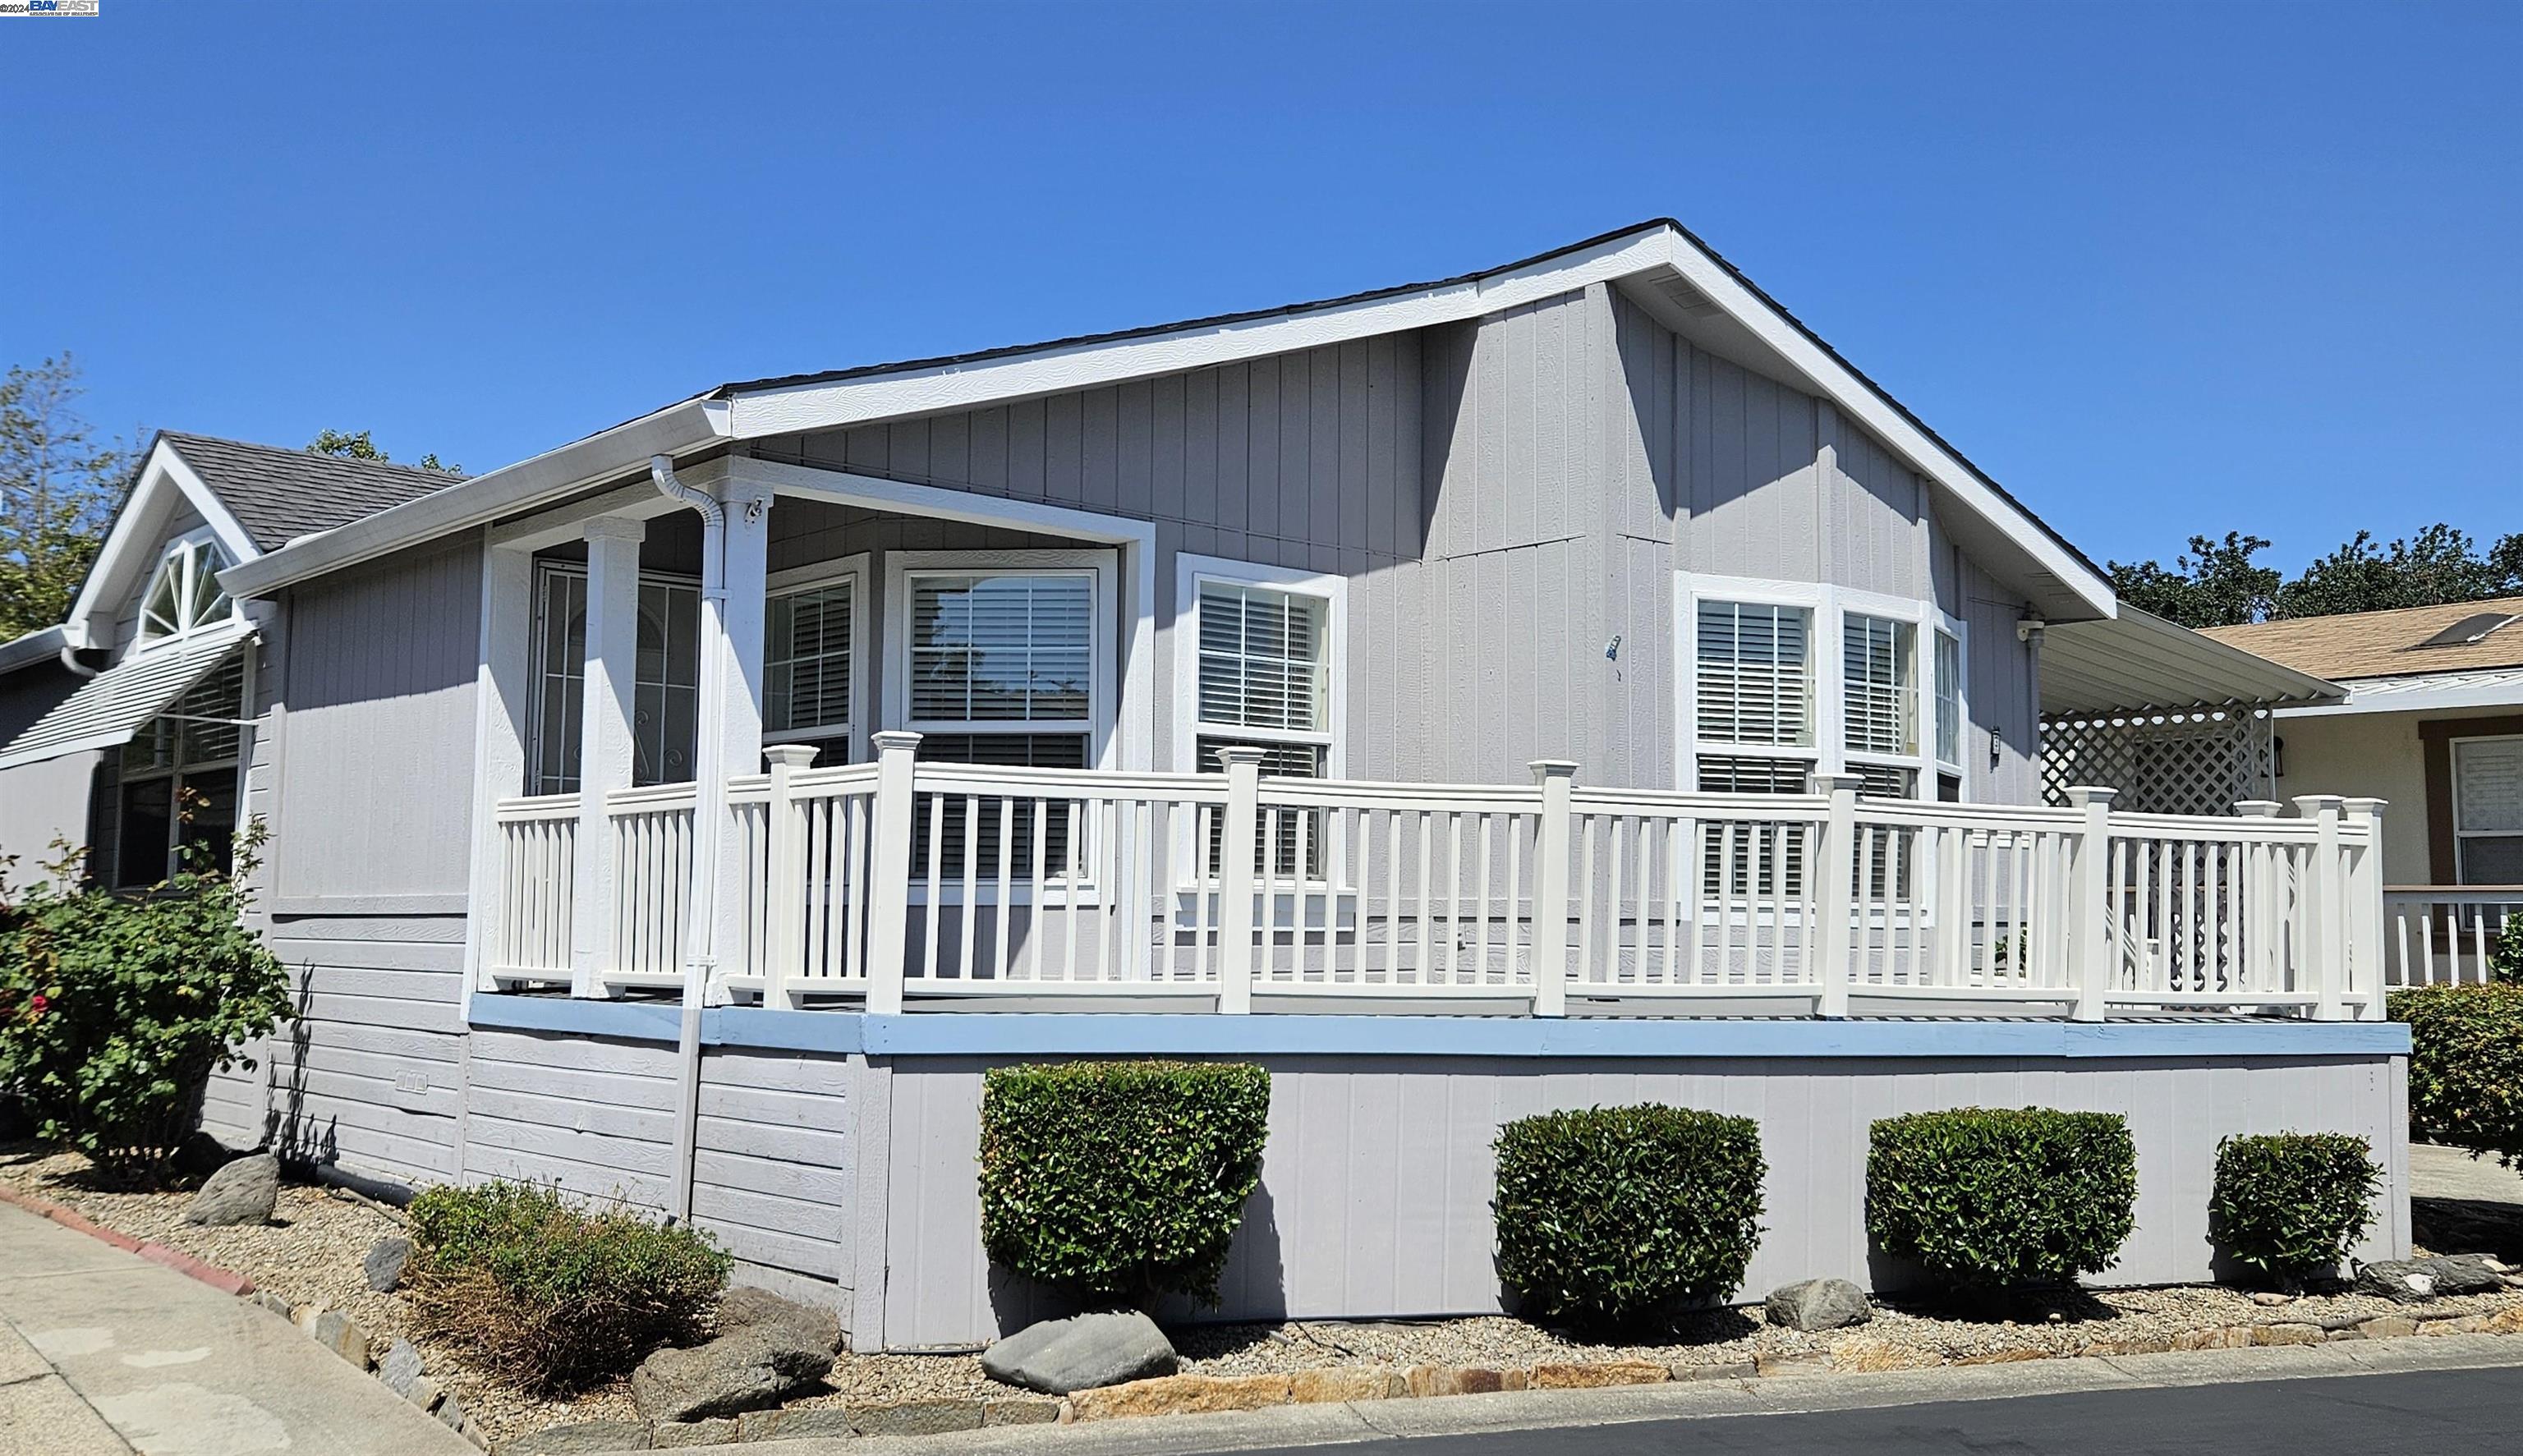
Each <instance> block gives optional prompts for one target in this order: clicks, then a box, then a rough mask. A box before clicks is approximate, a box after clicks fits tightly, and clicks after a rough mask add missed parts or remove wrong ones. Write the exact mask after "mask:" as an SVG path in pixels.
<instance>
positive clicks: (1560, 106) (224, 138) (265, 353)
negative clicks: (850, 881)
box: [0, 0, 2523, 565]
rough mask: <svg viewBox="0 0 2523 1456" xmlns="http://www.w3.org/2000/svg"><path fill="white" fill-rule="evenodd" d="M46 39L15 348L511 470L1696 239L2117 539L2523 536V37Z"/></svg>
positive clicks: (1522, 14) (2462, 14)
mask: <svg viewBox="0 0 2523 1456" xmlns="http://www.w3.org/2000/svg"><path fill="white" fill-rule="evenodd" d="M103 10H104V14H103V16H102V18H100V19H98V20H95V21H78V22H55V23H37V22H31V21H30V22H19V23H0V110H5V114H6V115H7V116H8V117H9V122H10V127H11V131H12V133H13V135H12V138H11V141H10V143H9V145H8V146H7V147H6V148H5V149H0V218H5V219H6V220H7V222H8V224H9V226H8V228H7V236H8V238H9V240H10V246H11V247H12V249H13V250H14V252H15V254H16V259H15V263H16V265H15V266H12V267H10V268H8V269H6V270H5V271H0V362H30V361H32V360H34V359H35V358H37V357H39V356H41V355H43V354H45V353H48V352H56V351H59V350H64V349H68V350H71V351H73V352H76V353H77V355H78V356H79V357H80V358H81V359H82V360H83V361H84V363H85V365H86V367H87V369H88V375H89V382H90V385H91V394H90V396H89V399H88V409H89V412H90V414H91V415H92V416H93V417H95V418H96V419H97V420H98V421H99V422H100V423H102V424H104V425H106V426H108V427H109V428H111V429H117V430H127V429H129V428H131V427H132V426H134V425H146V426H150V427H157V426H167V427H173V428H182V429H190V430H198V431H204V432H209V433H214V434H224V435H234V436H239V437H244V438H248V439H258V440H267V441H275V442H279V443H284V444H293V445H294V444H300V443H303V442H304V441H305V440H307V439H308V438H309V437H310V436H312V435H313V434H314V433H315V432H316V431H317V430H318V429H321V428H325V427H334V428H341V429H352V430H357V429H362V428H365V429H370V430H373V431H374V432H375V433H376V437H377V439H378V441H379V443H380V444H382V445H384V446H386V447H388V448H389V449H391V450H393V451H394V452H395V453H396V454H397V455H399V456H405V457H409V456H416V455H418V454H420V453H421V452H423V451H424V450H436V451H437V452H439V453H440V454H441V455H444V456H446V457H448V458H450V459H452V460H455V461H459V462H461V463H462V464H464V465H465V466H467V467H468V468H471V469H474V470H476V471H479V470H482V469H486V468H489V467H491V466H494V465H498V464H502V463H505V462H507V461H510V460H513V459H516V458H519V457H521V456H524V455H527V454H531V453H534V452H536V451H538V450H541V449H544V448H547V447H548V446H553V445H555V444H558V443H560V442H562V441H565V440H567V439H570V438H574V437H576V436H578V435H581V434H584V433H586V432H588V431H590V430H593V429H596V428H600V427H602V426H604V425H607V424H611V423H613V422H615V421H618V420H621V419H624V418H627V417H629V416H632V415H636V414H639V413H642V412H643V411H645V410H647V409H649V408H652V407H654V406H657V405H659V404H662V403H665V402H667V401H669V400H671V399H677V398H681V397H683V396H685V395H689V394H690V393H693V392H695V391H697V390H700V389H703V388H706V387H708V386H710V385H712V384H715V383H717V382H719V381H721V380H725V379H733V378H751V377H757V376H762V375H770V374H778V373H781V372H784V371H788V370H800V369H814V368H826V367H833V366H839V365H846V364H852V363H861V362H868V361H874V360H882V359H889V358H899V357H905V356H912V355H920V354H929V353H939V352H952V351H958V350H965V349H973V348H982V347H988V346H992V345H998V344H1008V343H1019V342H1023V341H1027V340H1034V339H1045V338H1053V337H1058V336H1061V335H1065V334H1071V333H1077V332H1081V331H1090V330H1098V329H1107V328H1115V327H1121V326H1127V325H1133V324H1140V323H1150V322H1159V321H1163V320H1166V319H1170V318H1178V317H1185V316H1190V315H1197V314H1204V313H1212V312H1218V311H1223V310H1230V309H1237V308H1244V307H1254V306H1265V305H1275V304H1280V303H1286V302H1290V301H1293V300H1298V299H1307V298H1315V297H1322V296H1327V295H1334V294H1340V293H1346V292H1352V291H1356V290H1359V289H1364V288H1372V287H1377V286H1381V285H1385V284H1391V283H1397V282H1404V281H1408V280H1413V279H1420V278H1429V277H1437V276H1443V275H1446V274H1451V273H1454V272H1460V271H1465V270H1469V269H1472V268H1477V267H1481V266H1486V265H1489V264H1493V263H1497V262H1502V261H1506V260H1508V259H1511V258H1521V257H1524V256H1526V255H1529V254H1532V253H1537V252H1541V251H1544V250H1546V249H1548V248H1550V247H1553V246H1556V245H1558V244H1561V243H1565V242H1569V241H1573V240H1575V239H1578V238H1581V237H1585V236H1588V235H1591V234H1594V233H1596V232H1600V231H1604V230H1606V229H1609V228H1612V227H1616V226H1619V225H1621V224H1624V223H1628V222H1631V221H1635V220H1638V219H1641V218H1645V217H1651V216H1656V215H1661V214H1672V215H1675V216H1679V217H1681V218H1682V219H1683V220H1684V221H1686V222H1688V223H1689V224H1690V225H1691V226H1692V227H1693V228H1694V229H1695V230H1696V231H1698V232H1699V233H1700V235H1701V236H1703V237H1704V238H1706V239H1707V240H1708V241H1709V242H1710V243H1711V244H1712V245H1713V246H1715V247H1717V248H1718V249H1719V250H1720V251H1722V252H1724V253H1726V254H1727V255H1728V256H1729V257H1730V258H1733V259H1734V260H1735V261H1736V262H1737V263H1738V264H1739V265H1740V266H1742V267H1743V268H1744V269H1745V270H1746V271H1747V272H1748V273H1750V274H1751V276H1752V277H1753V278H1755V279H1756V280H1758V281H1759V282H1760V283H1761V284H1762V285H1763V286H1764V287H1766V288H1767V289H1768V290H1769V291H1770V292H1771V293H1772V294H1774V295H1775V296H1777V297H1778V298H1780V299H1781V300H1782V301H1784V302H1785V304H1786V305H1787V306H1788V307H1790V308H1791V309H1793V310H1795V311H1796V312H1797V313H1798V314H1800V315H1801V316H1802V317H1803V318H1804V319H1805V320H1806V321H1807V322H1809V323H1811V324H1812V325H1814V326H1815V327H1816V328H1817V329H1818V330H1819V331H1820V332H1821V333H1822V334H1823V335H1824V336H1825V337H1826V338H1828V339H1830V340H1832V341H1833V343H1834V344H1836V345H1837V346H1838V347H1839V348H1840V349H1841V351H1842V352H1845V353H1846V354H1848V355H1849V356H1850V357H1851V358H1853V359H1855V360H1856V361H1857V362H1858V363H1859V364H1860V365H1861V366H1862V367H1864V368H1865V369H1867V370H1868V371H1869V372H1870V373H1871V374H1873V375H1874V376H1875V377H1876V378H1877V379H1878V380H1879V381H1880V382H1882V383H1883V384H1884V385H1885V386H1886V387H1887V388H1888V389H1890V390H1891V391H1892V392H1893V393H1894V394H1895V395H1896V396H1898V397H1899V398H1900V399H1903V400H1905V401H1906V402H1908V403H1909V404H1910V405H1911V406H1912V407H1913V408H1915V409H1916V410H1918V411H1919V412H1920V413H1921V414H1922V415H1924V416H1925V417H1926V418H1927V419H1928V421H1929V422H1930V423H1931V424H1933V425H1935V426H1936V427H1937V428H1938V429H1939V430H1940V431H1941V432H1943V433H1944V434H1945V435H1946V436H1947V437H1948V438H1949V439H1951V440H1953V441H1954V442H1956V443H1957V444H1958V445H1959V446H1961V447H1962V448H1963V449H1964V450H1965V451H1966V452H1968V453H1969V454H1971V455H1972V456H1973V457H1974V458H1975V459H1976V460H1977V461H1978V462H1979V463H1980V464H1981V465H1982V466H1983V467H1984V468H1986V469H1987V470H1989V471H1990V472H1991V473H1992V474H1993V475H1995V476H1996V477H1997V479H1999V480H2000V481H2002V482H2004V483H2005V484H2006V485H2007V486H2008V487H2010V488H2011V489H2012V490H2014V491H2015V492H2016V493H2018V494H2019V495H2021V496H2022V497H2023V498H2024V499H2025V500H2027V501H2028V502H2030V503H2031V504H2032V506H2033V507H2034V508H2035V509H2036V510H2038V511H2040V512H2041V513H2042V514H2043V515H2044V516H2046V517H2047V518H2048V519H2049V520H2051V521H2052V522H2053V523H2054V524H2056V525H2057V526H2058V527H2059V528H2060V529H2061V530H2063V531H2064V532H2066V533H2067V534H2068V535H2069V536H2070V538H2071V540H2075V541H2076V542H2077V543H2078V544H2080V545H2082V546H2083V547H2085V548H2086V549H2087V550H2088V551H2089V552H2091V553H2092V554H2093V555H2095V556H2096V557H2098V558H2100V557H2105V556H2116V557H2120V558H2123V559H2125V558H2129V557H2132V556H2140V555H2153V554H2163V555H2166V556H2168V555H2169V554H2170V553H2171V552H2172V551H2174V550H2176V549H2178V548H2179V545H2180V541H2181V539H2182V538H2183V537H2185V536H2186V535H2188V534H2189V533H2191V532H2193V531H2207V530H2215V531H2223V530H2225V529H2229V528H2239V529H2245V530H2251V531H2256V532H2258V533H2260V534H2261V535H2263V536H2268V537H2271V538H2274V539H2275V540H2277V541H2278V544H2279V550H2278V553H2277V554H2278V555H2279V557H2280V558H2281V559H2282V561H2284V562H2285V563H2286V564H2290V565H2292V564H2294V563H2296V562H2299V561H2301V560H2302V559H2303V558H2305V557H2307V556H2309V555H2310V554H2312V553H2314V552H2317V551H2319V550H2323V549H2326V548H2328V547H2329V546H2330V545H2332V544H2334V543H2336V542H2337V541H2338V540H2341V539H2343V538H2344V537H2346V536H2347V535H2348V534H2349V533H2351V532H2352V531H2354V530H2356V528H2358V527H2368V528H2371V529H2373V530H2375V531H2377V532H2378V533H2380V534H2384V535H2387V536H2388V535H2392V534H2398V533H2404V532H2408V531H2411V530H2414V529H2416V528H2417V527H2419V526H2422V525H2424V524H2426V523H2428V522H2431V521H2435V520H2438V519H2450V520H2452V521H2453V522H2455V523H2456V524H2459V525H2462V526H2464V527H2466V528H2467V529H2469V530H2471V531H2472V532H2473V533H2474V534H2476V535H2479V536H2482V537H2491V536H2495V535H2498V534H2501V533H2503V532H2506V531H2510V530H2517V529H2523V504H2518V502H2523V489H2518V488H2523V470H2519V469H2518V466H2517V460H2518V458H2523V451H2518V449H2517V446H2516V444H2515V441H2514V439H2513V437H2514V434H2515V427H2516V426H2517V425H2518V424H2523V343H2518V341H2523V282H2518V269H2517V267H2516V258H2517V256H2518V254H2517V247H2518V245H2517V242H2516V239H2517V238H2518V237H2523V124H2518V123H2517V122H2516V121H2515V119H2514V116H2513V113H2512V110H2511V107H2512V94H2513V87H2512V79H2513V77H2512V68H2513V64H2514V59H2515V57H2516V56H2517V55H2523V6H2516V5H2512V4H2497V5H2477V6H2458V5H2436V4H2394V5H2379V4H2378V5H2366V6H2355V7H2341V6H2325V5H2312V4H2284V5H2280V4H2227V5H2214V4H2208V5H2202V4H2188V5H2179V6H2155V5H2099V4H2084V5H1997V4H1974V5H1912V4H1904V5H1880V4H1861V5H1854V6H1841V5H1827V4H1819V3H1800V4H1792V5H1741V6H1701V5H1691V6H1674V5H1654V6H1620V5H1594V4H1583V3H1569V0H1547V3H1543V0H1536V3H1534V4H1530V5H1526V6H1502V5H1459V6H1448V7H1438V6H1410V5H1395V4H1384V5H1373V4H1365V5H1360V4H1341V5H1312V4H1283V5H1270V6H1261V5H1219V4H1204V5H1197V6H1195V5H1164V6H1160V5H1101V6H1084V5H1052V4H1029V5H1018V6H984V5H945V4H930V5H919V6H909V5H904V6H888V7H870V6H854V7H843V6H839V5H820V6H809V5H803V4H771V3H727V4H674V5H667V4H643V3H622V4H609V5H602V6H598V5H595V4H589V3H566V0H540V3H517V0H509V3H500V4H481V5H471V4H452V3H449V4H433V5H422V4H411V5H395V6H387V5H321V6H318V5H301V4H289V3H262V4H228V3H210V0H202V3H193V4H186V5H180V6H178V5H174V4H166V3H146V0H104V6H103Z"/></svg>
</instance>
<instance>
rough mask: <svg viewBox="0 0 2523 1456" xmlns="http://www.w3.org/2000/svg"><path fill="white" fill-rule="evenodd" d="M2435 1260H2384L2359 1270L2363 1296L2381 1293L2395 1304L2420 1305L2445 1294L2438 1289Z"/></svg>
mask: <svg viewBox="0 0 2523 1456" xmlns="http://www.w3.org/2000/svg"><path fill="white" fill-rule="evenodd" d="M2432 1262H2433V1260H2423V1261H2422V1260H2417V1259H2385V1260H2383V1261H2382V1262H2380V1263H2375V1264H2367V1265H2366V1266H2364V1267H2363V1268H2361V1269H2359V1270H2357V1271H2356V1289H2357V1292H2360V1293H2366V1294H2380V1295H2382V1296H2383V1297H2384V1298H2386V1299H2389V1300H2391V1301H2392V1302H2393V1303H2395V1304H2417V1303H2422V1302H2424V1301H2425V1300H2428V1299H2432V1298H2434V1297H2435V1296H2436V1295H2437V1294H2438V1293H2440V1292H2441V1291H2439V1290H2438V1289H2437V1288H2436V1278H2437V1276H2436V1272H2435V1271H2434V1270H2433V1269H2430V1268H2428V1267H2427V1265H2428V1264H2430V1263H2432Z"/></svg>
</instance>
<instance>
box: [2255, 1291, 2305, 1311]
mask: <svg viewBox="0 0 2523 1456" xmlns="http://www.w3.org/2000/svg"><path fill="white" fill-rule="evenodd" d="M2252 1302H2253V1303H2254V1304H2257V1305H2259V1306H2261V1308H2262V1309H2275V1308H2277V1307H2278V1306H2279V1305H2281V1304H2292V1303H2294V1302H2295V1299H2294V1296H2292V1295H2289V1294H2281V1293H2279V1292H2276V1291H2275V1290H2261V1291H2260V1292H2257V1293H2255V1294H2253V1295H2252Z"/></svg>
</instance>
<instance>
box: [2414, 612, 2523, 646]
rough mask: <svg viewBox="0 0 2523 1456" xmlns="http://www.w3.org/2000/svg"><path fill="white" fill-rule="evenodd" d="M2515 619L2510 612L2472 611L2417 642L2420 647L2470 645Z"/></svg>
mask: <svg viewBox="0 0 2523 1456" xmlns="http://www.w3.org/2000/svg"><path fill="white" fill-rule="evenodd" d="M2514 620H2515V614H2514V613H2512V612H2474V613H2472V614H2471V615H2470V616H2467V617H2464V618H2462V619H2461V620H2460V621H2459V622H2456V623H2454V624H2453V625H2452V626H2451V627H2448V628H2446V629H2445V630H2444V631H2442V632H2440V633H2437V634H2435V635H2434V636H2431V637H2429V638H2427V639H2426V640H2425V641H2423V642H2420V643H2418V645H2419V646H2421V647H2470V646H2476V645H2477V644H2479V643H2481V642H2484V641H2487V640H2488V634H2490V633H2493V632H2495V631H2497V630H2498V629H2499V628H2500V627H2503V626H2505V625H2506V624H2507V623H2509V622H2512V621H2514Z"/></svg>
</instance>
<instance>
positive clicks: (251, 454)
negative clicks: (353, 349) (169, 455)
mask: <svg viewBox="0 0 2523 1456" xmlns="http://www.w3.org/2000/svg"><path fill="white" fill-rule="evenodd" d="M159 438H160V439H161V440H164V441H166V442H167V443H168V444H169V445H172V446H175V449H176V450H177V452H178V453H180V454H182V455H183V457H184V460H185V462H186V463H187V464H189V465H191V466H192V467H193V473H194V474H196V475H198V476H200V477H201V478H202V483H203V484H204V485H207V486H209V487H210V488H211V490H212V491H214V493H217V495H218V497H219V499H220V500H221V501H222V502H224V503H225V504H226V505H227V508H228V511H229V513H230V514H232V515H234V516H235V517H236V519H237V524H238V525H240V526H243V527H244V528H245V531H246V534H247V535H248V536H249V537H251V538H253V540H254V543H255V545H256V547H257V548H259V549H261V550H264V551H276V550H278V549H280V548H281V547H282V546H285V545H287V544H289V542H290V541H292V540H296V539H297V538H299V537H302V536H310V535H312V534H314V533H315V532H318V531H330V530H332V529H333V528H334V527H336V526H343V525H348V524H349V523H351V522H353V521H356V520H357V519H359V518H360V517H361V516H372V515H375V514H376V513H377V512H379V511H381V510H384V509H386V508H387V507H389V506H395V505H401V504H403V503H404V502H405V501H406V500H409V499H412V498H413V497H414V496H418V495H426V494H428V493H430V492H432V491H436V490H440V489H443V488H444V487H447V486H452V485H456V484H459V483H460V482H462V481H463V479H464V477H463V476H461V475H457V474H455V473H454V472H452V471H447V470H428V469H424V468H422V467H420V466H418V465H397V464H394V463H392V462H391V461H386V460H348V459H344V458H342V457H341V456H339V455H316V454H309V453H308V452H307V451H305V450H294V449H290V448H288V447H287V446H277V445H253V444H249V443H247V442H245V441H242V440H221V439H219V438H218V437H216V436H212V435H186V434H181V433H178V432H176V431H173V430H165V431H161V432H160V433H159Z"/></svg>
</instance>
